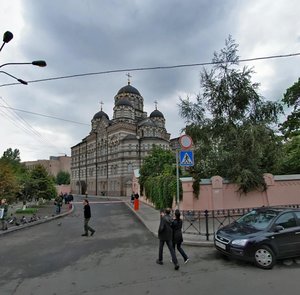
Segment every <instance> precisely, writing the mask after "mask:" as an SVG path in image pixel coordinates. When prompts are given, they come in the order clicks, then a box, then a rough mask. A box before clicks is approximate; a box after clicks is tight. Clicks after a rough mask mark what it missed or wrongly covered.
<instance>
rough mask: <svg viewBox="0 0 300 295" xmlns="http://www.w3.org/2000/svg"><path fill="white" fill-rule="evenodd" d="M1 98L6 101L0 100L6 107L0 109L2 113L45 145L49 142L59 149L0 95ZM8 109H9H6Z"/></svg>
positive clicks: (0, 104)
mask: <svg viewBox="0 0 300 295" xmlns="http://www.w3.org/2000/svg"><path fill="white" fill-rule="evenodd" d="M0 99H1V100H2V101H3V102H4V103H5V105H3V103H2V102H1V101H0V107H1V108H4V111H3V110H1V109H0V113H2V114H3V115H4V117H6V118H7V119H8V120H9V121H10V122H11V123H12V124H13V125H14V126H15V127H17V128H18V129H20V130H22V131H24V132H25V133H26V134H28V135H30V136H32V135H33V136H35V138H36V139H37V140H38V141H40V142H41V143H42V144H43V145H44V144H47V145H48V146H52V147H53V148H55V149H57V147H56V146H55V145H53V144H52V142H50V141H49V140H48V139H47V138H45V137H44V136H43V135H42V134H41V133H40V132H39V131H37V130H36V129H35V128H34V127H33V126H31V125H30V124H29V123H28V122H27V121H26V120H25V119H24V118H22V117H21V116H20V115H19V114H17V113H16V112H15V109H14V108H12V107H11V106H10V105H9V104H8V103H7V102H6V101H5V100H4V99H3V97H1V96H0ZM6 110H7V111H6Z"/></svg>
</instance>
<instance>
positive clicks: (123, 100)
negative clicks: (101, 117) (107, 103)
mask: <svg viewBox="0 0 300 295" xmlns="http://www.w3.org/2000/svg"><path fill="white" fill-rule="evenodd" d="M115 106H130V107H132V108H133V105H132V103H131V102H130V101H129V100H128V99H126V98H121V99H119V100H117V101H116V104H115Z"/></svg>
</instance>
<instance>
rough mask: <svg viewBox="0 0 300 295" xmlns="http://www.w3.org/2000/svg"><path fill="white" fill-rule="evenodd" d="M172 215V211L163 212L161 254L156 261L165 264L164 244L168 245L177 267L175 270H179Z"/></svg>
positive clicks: (160, 233)
mask: <svg viewBox="0 0 300 295" xmlns="http://www.w3.org/2000/svg"><path fill="white" fill-rule="evenodd" d="M170 213H171V210H170V209H166V210H165V212H161V214H160V224H159V228H158V238H159V252H158V259H157V260H156V263H157V264H163V249H164V244H165V243H166V244H167V246H168V248H169V251H170V253H171V256H172V261H173V263H174V265H175V270H178V269H179V265H178V261H177V257H176V254H175V250H174V248H173V245H172V237H173V230H172V218H171V216H170Z"/></svg>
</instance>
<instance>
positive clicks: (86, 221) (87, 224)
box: [84, 218, 95, 234]
mask: <svg viewBox="0 0 300 295" xmlns="http://www.w3.org/2000/svg"><path fill="white" fill-rule="evenodd" d="M89 221H90V218H84V232H85V234H88V233H89V231H90V232H94V231H95V230H94V229H93V228H91V227H90V226H89Z"/></svg>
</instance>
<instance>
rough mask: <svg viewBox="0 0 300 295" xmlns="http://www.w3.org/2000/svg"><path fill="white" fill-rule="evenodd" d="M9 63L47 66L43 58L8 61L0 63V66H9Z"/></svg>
mask: <svg viewBox="0 0 300 295" xmlns="http://www.w3.org/2000/svg"><path fill="white" fill-rule="evenodd" d="M10 65H34V66H38V67H45V66H47V64H46V62H45V61H44V60H34V61H32V62H8V63H5V64H2V65H0V68H2V67H4V66H10Z"/></svg>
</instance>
